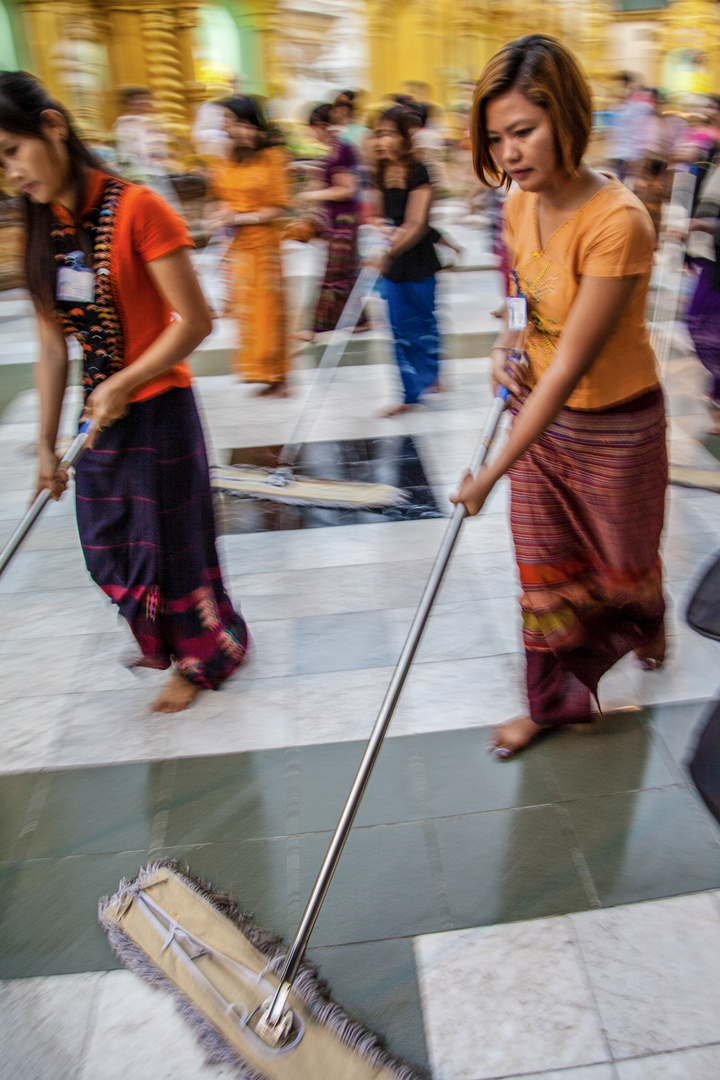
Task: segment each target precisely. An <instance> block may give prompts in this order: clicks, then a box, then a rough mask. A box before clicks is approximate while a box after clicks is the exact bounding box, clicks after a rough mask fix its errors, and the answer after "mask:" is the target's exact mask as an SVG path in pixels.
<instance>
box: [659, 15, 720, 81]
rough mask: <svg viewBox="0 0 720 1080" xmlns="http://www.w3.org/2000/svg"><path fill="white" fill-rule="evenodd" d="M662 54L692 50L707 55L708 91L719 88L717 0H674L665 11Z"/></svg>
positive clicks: (718, 18) (719, 20)
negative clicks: (678, 50) (679, 50)
mask: <svg viewBox="0 0 720 1080" xmlns="http://www.w3.org/2000/svg"><path fill="white" fill-rule="evenodd" d="M662 21H663V23H664V26H663V30H662V34H661V49H662V52H663V54H665V53H668V52H670V51H672V50H675V49H692V50H695V51H696V52H697V53H699V54H706V55H707V57H708V66H707V67H708V70H707V74H708V76H709V78H708V86H707V91H708V92H714V93H717V91H718V89H719V88H720V5H718V4H717V3H715V0H671V3H670V6H669V7H668V8H667V9H666V10H665V11H664V12H663V13H662Z"/></svg>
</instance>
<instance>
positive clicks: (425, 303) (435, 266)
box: [374, 106, 440, 416]
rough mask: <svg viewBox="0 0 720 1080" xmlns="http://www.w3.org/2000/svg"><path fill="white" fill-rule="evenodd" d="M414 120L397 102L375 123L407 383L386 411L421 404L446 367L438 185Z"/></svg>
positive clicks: (399, 357) (392, 294) (398, 345)
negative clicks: (433, 221)
mask: <svg viewBox="0 0 720 1080" xmlns="http://www.w3.org/2000/svg"><path fill="white" fill-rule="evenodd" d="M411 120H412V118H411V116H410V112H409V110H408V109H407V108H405V107H404V106H395V107H394V108H392V109H388V111H387V112H385V113H383V115H382V116H381V117H380V119H379V121H378V123H377V126H376V128H375V140H376V156H377V164H376V168H375V178H374V180H375V187H376V189H377V190H378V192H379V193H380V196H381V199H382V202H381V206H380V208H379V214H380V216H381V217H383V218H385V220H386V221H387V222H388V223H389V225H390V226H391V228H392V243H391V246H390V248H389V250H388V251H387V253H386V254H385V255H384V256H383V257H382V259H381V260H380V262H379V269H380V273H381V274H382V276H383V279H384V287H385V297H386V299H387V302H388V309H389V316H390V325H391V327H392V331H393V338H394V341H395V359H396V361H397V365H398V368H399V370H400V378H401V379H402V385H403V400H402V402H401V403H399V404H396V405H392V406H390V407H389V408H388V409H386V410H385V411H384V414H383V415H385V416H394V415H396V414H397V413H400V412H404V411H405V410H406V409H408V408H410V406H411V405H415V404H416V403H417V402H418V401H419V400H420V398H421V396H422V395H423V394H424V393H425V392H426V391H427V390H429V389H430V388H431V387H432V386H434V385H435V384H436V383H437V381H438V375H439V367H440V335H439V333H438V325H437V319H436V317H435V275H436V273H437V272H438V270H439V269H440V262H439V260H438V257H437V255H436V253H435V247H434V245H433V240H432V232H431V229H430V225H429V221H428V219H429V214H430V204H431V202H432V186H431V184H430V177H429V176H428V172H427V169H426V168H425V166H424V165H422V164H421V163H420V162H418V161H416V160H415V159H414V157H413V151H412V139H411V127H410V125H411Z"/></svg>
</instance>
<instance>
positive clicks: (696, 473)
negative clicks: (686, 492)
mask: <svg viewBox="0 0 720 1080" xmlns="http://www.w3.org/2000/svg"><path fill="white" fill-rule="evenodd" d="M670 483H671V484H675V486H676V487H689V488H702V489H703V490H704V491H719V492H720V469H697V468H694V467H693V466H692V465H671V466H670Z"/></svg>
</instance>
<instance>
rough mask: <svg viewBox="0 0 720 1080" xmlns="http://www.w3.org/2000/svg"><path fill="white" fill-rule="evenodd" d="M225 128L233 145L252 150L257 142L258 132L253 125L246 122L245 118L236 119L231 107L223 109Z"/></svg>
mask: <svg viewBox="0 0 720 1080" xmlns="http://www.w3.org/2000/svg"><path fill="white" fill-rule="evenodd" d="M225 130H226V131H227V133H228V135H229V136H230V139H231V141H232V144H233V146H235V147H237V148H238V149H240V150H254V149H255V147H256V146H257V144H258V135H259V134H260V132H259V131H258V129H257V128H256V127H255V125H254V124H250V123H248V121H247V120H238V118H237V116H236V115H235V113H234V112H233V111H232V110H231V109H226V110H225Z"/></svg>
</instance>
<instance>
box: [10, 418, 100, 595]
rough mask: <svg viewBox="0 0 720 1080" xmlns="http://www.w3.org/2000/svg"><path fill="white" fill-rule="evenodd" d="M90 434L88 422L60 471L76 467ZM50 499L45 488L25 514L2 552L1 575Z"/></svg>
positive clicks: (59, 466) (67, 454)
mask: <svg viewBox="0 0 720 1080" xmlns="http://www.w3.org/2000/svg"><path fill="white" fill-rule="evenodd" d="M89 434H90V421H89V420H86V421H85V423H84V424H83V425H82V427H81V428H80V431H79V432H78V434H77V435H76V436H75V438H74V439H73V441H72V443H71V444H70V446H69V447H68V449H67V451H66V452H65V453H64V454H63V457H62V460H61V462H60V464H59V465H58V468H59V469H70V468H72V466H73V465H75V463H76V462H77V460H78V458H79V457H80V455H81V453H82V452H83V449H84V447H85V443H86V442H87V439H88V435H89ZM49 498H50V489H49V488H43V490H42V491H40V492H38V494H37V495H36V497H35V499H34V500H33V503H32V506H31V507H30V509H29V510H28V511H27V513H26V514H25V517H24V518H23V519H22V521H21V522H20V524H19V525H18V527H17V529H16V530H15V532H14V533H13V534H12V536H11V537H10V539H9V540H8V542H7V544H6V545H5V547H4V548H3V549H2V552H0V574H2V572H3V571H4V570H5V568H6V566H7V565H8V563H9V562H10V560H11V559H12V557H13V555H14V554H15V552H16V551H17V549H18V548H19V547H20V545H21V544H22V542H23V540H24V539H25V537H26V536H27V534H28V533H29V532H30V529H31V528H32V527H33V525H34V524H35V522H36V521H37V519H38V518H39V516H40V514H41V512H42V510H43V509H44V508H45V505H46V504H47V502H48V499H49Z"/></svg>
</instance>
